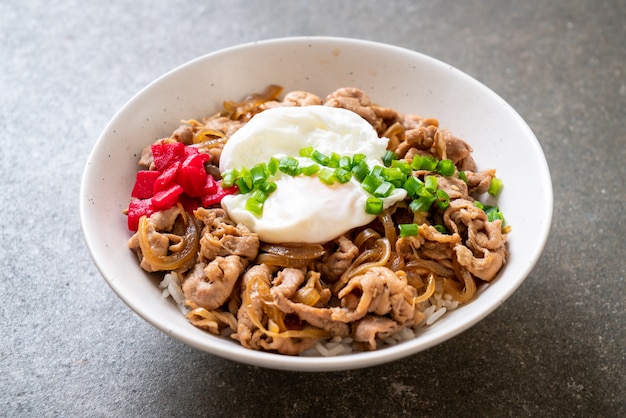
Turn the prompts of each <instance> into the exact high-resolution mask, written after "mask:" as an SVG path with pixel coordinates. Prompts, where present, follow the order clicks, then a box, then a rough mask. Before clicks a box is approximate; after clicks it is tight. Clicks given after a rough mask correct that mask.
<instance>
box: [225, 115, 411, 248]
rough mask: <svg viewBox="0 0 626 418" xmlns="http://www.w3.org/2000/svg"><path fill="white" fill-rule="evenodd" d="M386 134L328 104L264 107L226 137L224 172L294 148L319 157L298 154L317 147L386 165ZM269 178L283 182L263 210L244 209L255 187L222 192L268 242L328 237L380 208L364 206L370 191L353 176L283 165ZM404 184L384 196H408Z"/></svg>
mask: <svg viewBox="0 0 626 418" xmlns="http://www.w3.org/2000/svg"><path fill="white" fill-rule="evenodd" d="M387 142H388V140H387V139H386V138H379V137H378V135H377V134H376V131H375V130H374V128H373V127H372V126H371V125H370V124H369V123H368V122H367V121H365V120H364V119H363V118H362V117H361V116H359V115H357V114H356V113H354V112H352V111H349V110H346V109H341V108H334V107H329V106H303V107H278V108H273V109H268V110H265V111H263V112H261V113H259V114H257V115H256V116H254V117H253V118H252V119H250V121H249V122H248V123H247V124H246V125H244V126H243V127H242V128H241V129H239V130H238V131H237V132H235V133H234V134H233V136H232V137H231V138H230V139H229V140H228V142H227V143H226V145H225V146H224V149H223V150H222V154H221V157H220V170H221V171H222V172H224V171H227V170H231V169H241V168H242V167H253V166H254V165H256V164H258V163H261V162H268V161H269V160H270V159H271V158H272V157H275V158H281V157H284V156H291V157H294V158H296V159H298V160H299V162H300V164H301V165H309V164H312V163H313V162H312V161H311V160H310V159H308V158H303V157H300V156H299V151H300V150H301V149H302V148H307V147H311V148H313V149H315V150H318V151H320V152H322V153H324V154H327V155H330V154H331V153H333V152H335V153H337V154H339V155H341V156H350V157H352V156H354V155H355V154H364V155H365V156H366V161H367V164H368V165H369V166H370V168H371V167H373V166H374V165H383V163H382V160H381V157H382V156H383V155H384V153H385V151H386V149H387ZM268 180H270V181H273V182H275V183H276V185H277V188H276V191H274V192H273V193H272V194H270V195H269V197H268V198H267V200H266V201H265V203H264V206H263V212H262V214H261V215H258V216H257V215H255V214H253V213H252V212H250V211H248V210H246V208H245V206H246V201H247V200H248V198H249V197H250V195H249V194H236V195H229V196H226V197H224V199H223V200H222V207H223V208H224V209H225V210H226V211H227V212H228V215H229V216H230V218H231V219H233V220H234V221H235V222H237V223H241V224H243V225H246V226H247V227H248V228H249V229H250V230H251V231H253V232H256V233H257V234H258V235H259V239H260V240H261V241H265V242H268V243H324V242H327V241H330V240H332V239H334V238H337V237H338V236H340V235H342V234H344V233H346V232H347V231H349V230H351V229H353V228H356V227H358V226H362V225H366V224H368V223H370V222H371V221H373V220H374V219H375V215H370V214H368V213H366V212H365V202H366V200H367V198H368V197H370V196H371V195H370V194H369V193H367V192H366V191H365V190H363V188H362V187H361V184H360V183H359V182H358V180H356V179H355V178H354V177H353V178H352V179H351V180H350V181H348V182H346V183H343V184H342V183H338V182H336V183H334V184H332V185H327V184H325V183H323V182H322V181H320V179H318V178H317V176H316V175H312V176H310V177H309V176H304V175H297V176H290V175H287V174H284V173H282V172H280V171H278V172H277V173H276V175H274V176H272V177H271V178H270V179H268ZM405 197H406V191H405V190H404V189H401V188H397V189H395V190H394V191H393V192H392V193H391V195H389V196H388V197H386V198H383V205H384V207H385V208H386V207H389V206H391V205H393V204H394V203H396V202H398V201H400V200H402V199H404V198H405Z"/></svg>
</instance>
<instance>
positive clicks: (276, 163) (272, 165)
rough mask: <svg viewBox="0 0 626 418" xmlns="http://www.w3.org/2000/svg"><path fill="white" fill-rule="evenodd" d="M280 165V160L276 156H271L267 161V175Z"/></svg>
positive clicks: (272, 173)
mask: <svg viewBox="0 0 626 418" xmlns="http://www.w3.org/2000/svg"><path fill="white" fill-rule="evenodd" d="M279 165H280V161H278V158H276V157H272V158H270V161H269V162H268V163H267V173H268V176H273V175H274V174H276V172H277V171H278V166H279Z"/></svg>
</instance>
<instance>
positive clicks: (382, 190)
mask: <svg viewBox="0 0 626 418" xmlns="http://www.w3.org/2000/svg"><path fill="white" fill-rule="evenodd" d="M393 189H395V186H394V185H393V184H391V183H389V182H388V181H383V182H382V183H380V186H378V187H377V188H376V190H374V193H373V195H374V196H376V197H387V196H389V195H390V194H391V192H393Z"/></svg>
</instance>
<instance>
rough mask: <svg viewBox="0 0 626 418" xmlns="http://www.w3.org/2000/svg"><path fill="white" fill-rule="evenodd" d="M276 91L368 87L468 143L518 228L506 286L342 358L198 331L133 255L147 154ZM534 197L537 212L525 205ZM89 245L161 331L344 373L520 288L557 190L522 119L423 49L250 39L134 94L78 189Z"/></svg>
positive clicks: (256, 359) (297, 366)
mask: <svg viewBox="0 0 626 418" xmlns="http://www.w3.org/2000/svg"><path fill="white" fill-rule="evenodd" d="M269 84H279V85H282V86H283V87H284V91H285V92H288V91H290V90H308V91H311V92H314V93H316V94H318V95H319V96H321V97H324V96H325V95H326V94H328V93H330V92H332V91H334V90H335V89H337V88H340V87H345V86H353V87H358V88H361V89H363V90H364V91H366V92H367V93H368V95H369V96H370V97H371V99H372V101H374V102H376V103H379V104H381V105H384V106H387V107H391V108H394V109H396V110H399V111H401V112H405V113H415V114H419V115H422V116H428V117H434V118H437V119H438V120H439V122H440V126H442V127H447V128H449V129H450V130H451V131H452V133H453V134H454V135H456V136H459V137H461V138H463V139H465V140H466V141H467V142H468V143H469V144H470V145H471V146H472V148H473V149H474V154H473V155H474V158H475V160H476V163H477V165H478V168H479V169H487V168H496V169H497V174H498V177H500V178H501V179H502V180H503V181H504V184H505V187H504V189H503V191H502V193H501V195H500V197H499V198H498V201H497V203H498V205H499V206H500V208H501V210H502V212H503V213H504V215H505V217H506V219H507V223H508V224H510V225H511V226H512V232H511V233H510V234H509V237H508V251H509V257H508V260H507V264H506V265H505V267H504V268H503V270H502V271H501V273H500V274H499V277H498V278H497V280H495V281H494V282H492V283H491V284H490V285H489V286H487V287H485V288H483V289H481V290H480V296H479V297H478V299H477V300H475V301H474V302H472V303H470V304H468V305H466V306H463V307H461V308H459V309H457V310H455V311H452V312H449V313H448V314H446V315H445V316H444V317H443V318H441V319H440V320H439V321H438V322H436V323H435V324H433V325H432V326H430V327H427V328H425V329H424V330H423V331H422V332H421V334H420V335H419V337H418V338H416V339H414V340H411V341H407V342H405V343H402V344H399V345H397V346H394V347H390V348H386V349H383V350H379V351H375V352H367V353H355V354H351V355H348V356H341V357H334V358H317V357H316V358H311V357H288V356H283V355H277V354H271V353H263V352H256V351H252V350H248V349H245V348H243V347H241V346H239V345H238V344H237V343H235V342H233V341H230V340H228V339H221V338H218V337H214V336H211V335H209V334H207V333H205V332H204V331H201V330H199V329H197V328H195V327H193V326H192V325H190V324H189V323H188V322H187V321H186V319H185V318H184V317H183V315H181V314H180V312H179V311H178V309H177V307H176V306H175V305H174V304H173V303H172V302H171V301H170V300H165V299H163V298H162V296H161V292H160V290H159V289H158V287H157V284H158V280H159V279H158V278H157V277H153V276H151V275H149V274H146V273H144V272H143V271H142V270H141V269H140V268H139V266H138V263H137V260H136V257H135V255H134V254H133V253H132V252H131V251H130V250H129V249H128V248H127V245H126V243H127V240H128V238H129V237H130V233H129V232H128V230H127V228H126V218H125V216H124V215H123V214H122V211H123V210H124V209H125V208H126V207H127V205H128V201H129V195H130V190H131V188H132V183H133V181H134V176H135V172H136V170H137V161H138V158H139V155H140V153H141V150H142V149H143V147H145V146H146V145H149V144H150V143H152V142H153V141H154V140H156V139H158V138H161V137H164V136H168V135H169V134H170V133H171V132H172V131H173V130H174V129H175V128H176V127H178V126H179V124H180V121H181V119H191V118H198V119H199V118H202V117H203V116H207V115H210V114H212V113H214V112H216V111H217V110H218V109H219V108H220V107H221V105H222V103H223V101H224V100H226V99H233V100H239V99H241V98H243V97H244V96H245V95H247V94H249V93H251V92H259V91H262V90H263V89H264V88H265V87H266V86H267V85H269ZM528 196H532V200H533V210H532V211H529V210H528V209H527V204H526V201H527V199H528ZM80 214H81V221H82V227H83V232H84V235H85V240H86V243H87V245H88V247H89V250H90V252H91V254H92V257H93V259H94V261H95V263H96V265H97V267H98V269H99V270H100V271H101V273H102V275H103V276H104V278H105V279H106V280H107V282H108V283H109V285H110V286H111V288H112V289H113V290H114V291H115V292H116V293H117V294H118V295H119V297H120V298H121V299H122V300H124V302H125V303H126V304H128V306H129V307H130V308H132V309H133V310H134V311H135V312H136V313H137V314H138V315H140V316H141V317H142V318H144V319H145V320H146V321H148V322H150V323H151V324H153V325H154V326H155V327H157V328H159V329H160V330H162V331H163V332H165V333H167V334H169V335H171V336H173V337H174V338H177V339H179V340H181V341H183V342H185V343H187V344H190V345H192V346H194V347H197V348H199V349H202V350H205V351H207V352H210V353H213V354H216V355H219V356H223V357H225V358H229V359H232V360H236V361H240V362H244V363H248V364H254V365H259V366H264V367H271V368H277V369H290V370H303V371H308V370H311V371H313V370H319V371H321V370H340V369H352V368H359V367H366V366H372V365H375V364H380V363H383V362H387V361H392V360H395V359H398V358H401V357H404V356H407V355H410V354H414V353H417V352H419V351H421V350H424V349H427V348H429V347H432V346H434V345H436V344H438V343H440V342H442V341H445V340H446V339H448V338H451V337H453V336H454V335H457V334H459V333H460V332H462V331H463V330H465V329H467V328H468V327H470V326H472V325H473V324H475V323H476V322H478V321H479V320H480V319H482V318H484V317H485V316H486V315H487V314H489V313H490V312H492V311H493V310H494V309H495V308H497V307H498V306H499V305H500V304H501V303H502V302H504V300H506V299H507V298H508V297H509V296H510V295H511V294H512V293H513V291H514V290H515V289H516V288H517V287H518V286H519V285H520V284H521V283H522V281H523V280H524V279H525V277H526V276H527V274H528V273H529V272H530V270H531V269H532V268H533V266H534V264H535V263H536V261H537V259H538V258H539V256H540V254H541V251H542V250H543V247H544V245H545V242H546V239H547V236H548V232H549V229H550V222H551V218H552V186H551V181H550V174H549V170H548V166H547V163H546V160H545V157H544V155H543V153H542V150H541V147H540V145H539V143H538V141H537V139H536V138H535V136H534V135H533V133H532V131H531V130H530V128H529V127H528V126H527V124H526V123H525V122H524V121H523V119H522V118H521V117H520V116H519V115H518V114H517V113H516V112H515V111H514V110H513V109H512V108H511V107H510V106H509V105H508V104H507V103H506V102H505V101H504V100H503V99H501V98H500V97H499V96H498V95H496V94H495V93H494V92H492V91H491V90H489V89H488V88H487V87H485V86H484V85H482V84H481V83H479V82H478V81H476V80H474V79H473V78H471V77H469V76H468V75H466V74H464V73H463V72H461V71H459V70H457V69H455V68H453V67H451V66H450V65H447V64H445V63H442V62H440V61H438V60H435V59H433V58H430V57H427V56H425V55H422V54H419V53H417V52H414V51H410V50H406V49H402V48H398V47H393V46H389V45H384V44H378V43H373V42H368V41H360V40H353V39H344V38H325V37H313V38H285V39H276V40H270V41H263V42H257V43H252V44H246V45H242V46H238V47H233V48H229V49H226V50H222V51H218V52H215V53H212V54H209V55H206V56H203V57H200V58H198V59H196V60H193V61H191V62H189V63H187V64H185V65H183V66H181V67H179V68H177V69H175V70H173V71H171V72H169V73H168V74H166V75H164V76H163V77H161V78H159V79H157V80H156V81H155V82H153V83H152V84H150V85H149V86H147V87H146V88H145V89H143V90H142V91H141V92H139V93H138V94H137V95H136V96H135V97H133V98H132V99H131V100H130V101H129V102H128V103H127V104H126V105H125V106H124V107H123V108H122V109H121V110H120V111H119V112H118V113H117V114H116V115H115V116H114V117H113V119H112V120H111V122H110V123H109V125H108V126H107V127H106V128H105V130H104V132H103V133H102V134H101V136H100V138H99V139H98V141H97V143H96V145H95V147H94V149H93V151H92V153H91V155H90V156H89V159H88V161H87V164H86V167H85V172H84V176H83V180H82V185H81V195H80Z"/></svg>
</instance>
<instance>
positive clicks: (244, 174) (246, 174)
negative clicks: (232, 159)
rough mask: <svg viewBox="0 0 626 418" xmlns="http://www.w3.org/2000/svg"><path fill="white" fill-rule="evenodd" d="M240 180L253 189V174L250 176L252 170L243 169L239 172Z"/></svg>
mask: <svg viewBox="0 0 626 418" xmlns="http://www.w3.org/2000/svg"><path fill="white" fill-rule="evenodd" d="M239 178H240V179H241V180H242V181H243V182H245V184H246V186H247V188H248V189H252V174H250V170H249V169H248V168H246V167H241V169H240V170H239Z"/></svg>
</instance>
